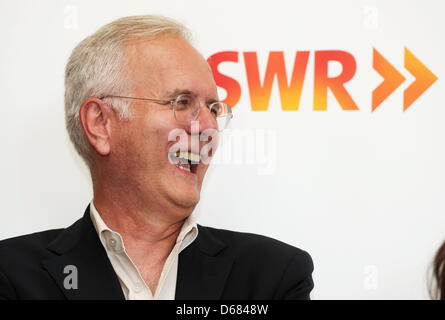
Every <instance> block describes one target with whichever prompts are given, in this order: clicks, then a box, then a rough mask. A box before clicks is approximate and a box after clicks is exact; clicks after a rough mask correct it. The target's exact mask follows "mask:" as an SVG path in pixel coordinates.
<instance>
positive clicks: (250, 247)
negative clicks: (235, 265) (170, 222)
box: [199, 226, 312, 264]
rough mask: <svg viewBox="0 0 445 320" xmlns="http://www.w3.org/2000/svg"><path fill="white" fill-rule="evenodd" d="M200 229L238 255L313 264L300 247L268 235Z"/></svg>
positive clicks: (209, 228) (202, 227) (201, 227)
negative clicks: (301, 261) (280, 258)
mask: <svg viewBox="0 0 445 320" xmlns="http://www.w3.org/2000/svg"><path fill="white" fill-rule="evenodd" d="M199 228H200V231H202V232H205V233H210V234H212V235H213V236H214V237H215V238H217V239H219V240H220V241H221V242H223V243H225V244H226V245H227V247H228V249H229V250H230V251H234V252H235V253H236V254H237V255H242V256H243V255H248V256H258V257H259V258H260V257H261V259H262V260H263V259H269V258H271V259H274V258H275V257H283V258H285V259H286V260H288V259H294V258H296V259H299V260H303V261H305V260H306V261H307V263H310V264H312V260H311V257H310V255H309V254H308V253H307V252H306V251H305V250H302V249H300V248H298V247H295V246H292V245H290V244H287V243H284V242H282V241H280V240H276V239H273V238H270V237H267V236H263V235H259V234H254V233H247V232H238V231H230V230H225V229H217V228H212V227H204V226H199Z"/></svg>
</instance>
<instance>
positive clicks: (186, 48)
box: [124, 35, 216, 98]
mask: <svg viewBox="0 0 445 320" xmlns="http://www.w3.org/2000/svg"><path fill="white" fill-rule="evenodd" d="M124 52H125V59H126V64H125V66H126V67H125V69H126V72H127V75H128V76H129V81H130V82H131V86H132V88H133V89H134V90H136V91H137V92H138V93H139V92H140V93H142V92H143V93H146V94H157V95H159V94H162V93H165V92H172V91H174V90H184V91H185V90H188V91H191V92H193V93H196V94H197V95H200V96H205V98H215V97H216V85H215V81H214V79H213V75H212V71H211V68H210V66H209V65H208V63H207V61H206V60H205V59H204V57H203V56H202V55H201V54H200V53H199V52H198V51H197V50H196V49H195V48H194V47H192V46H191V45H190V44H189V43H188V42H187V41H186V40H184V39H183V38H181V37H179V36H175V35H166V36H163V37H161V38H159V39H156V40H146V39H135V40H132V41H131V42H128V43H127V44H126V46H125V48H124Z"/></svg>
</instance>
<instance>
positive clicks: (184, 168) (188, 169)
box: [178, 165, 190, 172]
mask: <svg viewBox="0 0 445 320" xmlns="http://www.w3.org/2000/svg"><path fill="white" fill-rule="evenodd" d="M178 168H179V169H181V170H185V171H188V172H190V168H189V167H184V166H182V165H178Z"/></svg>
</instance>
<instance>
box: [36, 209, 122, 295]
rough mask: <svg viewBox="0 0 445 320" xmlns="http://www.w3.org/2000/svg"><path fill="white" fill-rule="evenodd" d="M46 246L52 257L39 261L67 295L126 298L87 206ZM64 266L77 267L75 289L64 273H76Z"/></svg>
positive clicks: (73, 274)
mask: <svg viewBox="0 0 445 320" xmlns="http://www.w3.org/2000/svg"><path fill="white" fill-rule="evenodd" d="M48 250H50V251H51V252H53V253H55V257H54V258H51V259H49V260H44V261H42V265H43V267H44V268H46V270H47V271H48V272H49V274H50V275H51V277H52V278H53V279H54V281H55V282H56V283H57V285H58V286H59V288H60V290H61V291H62V292H63V294H64V295H65V297H66V298H67V299H70V300H71V299H75V300H78V299H113V300H115V299H125V297H124V295H123V292H122V288H121V286H120V284H119V280H118V278H117V276H116V273H115V272H114V270H113V267H112V265H111V263H110V261H109V259H108V256H107V254H106V251H105V249H104V248H103V246H102V243H101V242H100V240H99V237H98V235H97V232H96V230H95V229H94V226H93V223H92V222H91V218H90V207H89V206H88V207H87V209H86V211H85V214H84V216H83V218H81V219H80V220H78V221H77V222H76V223H74V224H73V225H72V226H70V227H69V228H67V229H66V230H65V231H63V232H62V233H61V234H60V235H59V236H58V237H57V238H56V239H55V240H54V241H53V242H52V243H51V244H50V245H49V246H48ZM67 266H70V267H68V268H73V267H74V268H75V269H76V271H77V289H75V288H70V286H68V288H65V285H64V281H65V279H66V277H68V276H70V275H71V276H74V277H76V275H75V273H73V272H72V269H71V271H69V270H65V268H66V267H67ZM71 266H73V267H71ZM64 271H66V272H67V273H64ZM65 282H66V281H65Z"/></svg>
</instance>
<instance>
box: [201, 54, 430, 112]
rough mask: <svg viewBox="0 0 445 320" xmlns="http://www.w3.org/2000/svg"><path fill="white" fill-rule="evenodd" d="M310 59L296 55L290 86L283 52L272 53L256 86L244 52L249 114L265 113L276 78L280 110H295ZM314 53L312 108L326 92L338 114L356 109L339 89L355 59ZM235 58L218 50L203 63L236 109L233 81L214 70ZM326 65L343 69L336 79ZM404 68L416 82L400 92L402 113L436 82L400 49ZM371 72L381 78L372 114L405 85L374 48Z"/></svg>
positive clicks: (253, 64)
mask: <svg viewBox="0 0 445 320" xmlns="http://www.w3.org/2000/svg"><path fill="white" fill-rule="evenodd" d="M309 54H310V52H309V51H297V52H296V53H295V59H294V66H293V69H292V74H291V76H290V81H288V76H287V74H286V66H285V62H284V53H283V51H271V52H270V53H269V57H268V61H267V65H266V70H265V73H264V80H263V81H261V77H260V71H259V67H258V58H257V54H256V52H244V53H243V57H244V62H245V70H246V76H247V85H248V89H249V96H250V100H251V106H252V110H254V111H266V110H267V109H268V107H269V100H270V95H271V91H272V86H273V83H274V80H275V79H276V80H277V81H278V88H279V92H280V99H281V107H282V110H286V111H289V110H294V111H296V110H298V107H299V105H300V98H301V92H302V90H303V84H304V80H305V75H306V69H307V65H308V59H309ZM314 54H315V63H314V92H313V109H314V110H317V111H326V110H327V94H328V90H331V92H332V93H333V94H334V96H335V98H336V99H337V101H338V103H339V104H340V107H341V108H342V109H343V110H359V108H358V107H357V104H356V103H355V102H354V100H353V98H352V96H351V95H350V94H349V92H348V91H347V90H346V88H345V86H344V85H345V83H347V82H348V81H350V80H351V79H352V78H353V77H354V75H355V72H356V69H357V64H356V60H355V58H354V56H353V55H352V54H351V53H349V52H346V51H341V50H329V51H315V53H314ZM238 58H239V52H238V51H223V52H218V53H215V54H213V55H212V56H211V57H209V59H208V61H209V64H210V66H211V68H212V71H213V74H214V77H215V81H216V84H217V85H218V86H219V87H221V88H223V89H225V90H226V91H227V97H226V99H225V102H227V103H228V104H230V105H231V106H235V105H236V104H237V103H238V102H239V100H240V98H241V85H240V84H239V82H238V81H237V80H235V79H234V78H232V77H229V76H227V75H225V74H223V73H221V72H220V71H219V70H218V66H219V64H221V63H223V62H235V63H237V62H238ZM330 61H337V62H338V63H340V65H341V66H342V71H341V73H340V74H339V75H338V76H336V77H329V76H328V65H329V62H330ZM404 66H405V68H406V70H408V72H410V73H411V74H412V75H413V76H414V77H415V80H414V81H413V82H412V83H411V84H410V85H409V86H408V88H406V89H405V91H404V93H403V110H404V111H405V110H407V109H408V108H409V107H410V106H411V105H412V104H413V102H414V101H416V100H417V99H418V98H419V97H420V96H421V95H422V94H423V93H424V92H425V91H426V90H427V89H428V88H429V87H430V86H431V85H432V84H433V83H434V82H435V81H436V80H437V77H436V76H435V75H434V74H433V73H432V72H431V71H430V70H429V69H428V68H427V67H426V66H425V65H424V64H423V63H422V62H421V61H420V60H419V59H418V58H417V57H415V56H414V54H413V53H412V52H411V51H409V50H408V49H407V48H405V55H404ZM373 68H374V70H375V71H377V72H378V74H379V75H380V76H382V77H383V81H382V82H381V83H380V84H379V85H378V86H377V87H376V88H375V89H374V90H373V92H372V102H371V110H372V111H374V110H376V109H377V107H379V106H380V104H381V103H382V102H383V101H385V99H386V98H388V97H389V96H390V95H391V94H392V93H393V92H394V91H395V90H396V89H397V88H398V87H399V86H400V85H401V84H402V83H403V82H404V81H405V80H406V79H405V77H404V76H403V75H402V74H401V73H400V72H399V71H398V70H397V69H396V68H394V67H393V66H392V65H391V63H389V61H388V60H386V59H385V58H384V57H383V55H381V54H380V52H378V51H377V50H376V49H374V50H373Z"/></svg>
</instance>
